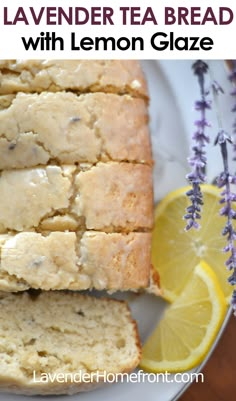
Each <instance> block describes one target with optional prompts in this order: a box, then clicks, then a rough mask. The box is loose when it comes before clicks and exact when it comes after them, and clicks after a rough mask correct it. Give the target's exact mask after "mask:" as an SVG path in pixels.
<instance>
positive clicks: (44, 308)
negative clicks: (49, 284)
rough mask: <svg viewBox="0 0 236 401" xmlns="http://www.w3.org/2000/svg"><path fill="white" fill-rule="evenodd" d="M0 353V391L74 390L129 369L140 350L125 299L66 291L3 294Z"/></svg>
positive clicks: (50, 391) (91, 385) (25, 392)
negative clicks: (97, 296) (98, 297)
mask: <svg viewBox="0 0 236 401" xmlns="http://www.w3.org/2000/svg"><path fill="white" fill-rule="evenodd" d="M36 295H37V294H36ZM0 356H1V363H0V389H1V390H3V391H7V392H11V393H13V392H15V393H21V394H28V395H29V394H32V395H33V394H44V395H46V394H74V393H76V392H79V391H84V390H88V389H90V388H93V387H96V386H97V385H98V382H99V381H101V382H103V381H106V377H107V374H108V373H110V374H112V373H113V374H116V373H119V372H129V371H131V370H133V369H134V368H135V367H136V366H137V365H138V363H139V361H140V357H141V348H140V342H139V337H138V333H137V328H136V324H135V322H134V321H133V320H132V318H131V315H130V312H129V309H128V307H127V305H126V303H125V302H122V301H115V300H111V299H96V298H94V297H89V296H85V295H80V294H78V293H68V292H67V293H64V294H61V293H58V292H44V293H41V294H39V295H38V296H36V297H35V296H31V295H30V294H28V293H21V294H19V295H12V294H8V295H7V294H6V293H1V294H0ZM113 377H114V375H113Z"/></svg>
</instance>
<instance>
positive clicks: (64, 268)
mask: <svg viewBox="0 0 236 401" xmlns="http://www.w3.org/2000/svg"><path fill="white" fill-rule="evenodd" d="M150 243H151V234H150V233H136V232H130V233H128V234H122V233H104V232H95V231H87V232H84V233H82V232H77V233H75V232H49V233H36V232H22V233H18V234H12V235H9V234H6V235H3V234H2V235H0V253H1V262H0V288H1V290H4V291H22V290H25V289H28V288H36V289H38V288H39V289H43V290H61V289H71V290H86V289H92V288H95V289H97V290H109V291H112V292H114V291H117V290H129V289H132V290H138V289H144V288H145V287H148V285H149V279H150V267H151V266H150V251H151V250H150Z"/></svg>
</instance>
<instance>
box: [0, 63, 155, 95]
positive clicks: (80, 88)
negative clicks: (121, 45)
mask: <svg viewBox="0 0 236 401" xmlns="http://www.w3.org/2000/svg"><path fill="white" fill-rule="evenodd" d="M62 90H67V91H68V90H71V91H74V92H78V93H85V92H105V93H118V94H120V95H123V94H127V93H128V94H131V95H132V96H135V97H142V98H144V99H146V100H147V98H148V94H147V86H146V81H145V79H144V75H143V72H142V69H141V67H140V64H139V62H138V61H136V60H93V62H91V60H20V59H18V60H0V94H3V95H5V94H11V93H16V92H43V91H49V92H56V91H62Z"/></svg>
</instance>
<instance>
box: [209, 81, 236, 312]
mask: <svg viewBox="0 0 236 401" xmlns="http://www.w3.org/2000/svg"><path fill="white" fill-rule="evenodd" d="M212 89H213V97H214V102H215V106H216V111H217V120H218V126H219V132H218V135H217V137H216V140H215V145H216V144H218V145H219V146H220V150H221V156H222V160H223V171H222V172H221V173H220V174H219V176H218V178H217V184H218V187H219V188H224V189H223V191H222V192H221V197H222V198H221V200H220V203H221V204H222V205H223V207H222V208H221V210H220V214H221V216H225V217H226V219H227V220H226V224H225V227H224V228H223V230H222V235H223V236H227V245H226V246H225V247H224V249H223V251H224V252H230V257H229V258H228V259H227V261H226V263H225V264H226V266H227V268H228V270H230V271H233V273H232V275H231V276H230V277H229V279H228V280H229V283H230V284H232V285H235V284H236V247H235V240H236V231H235V230H234V226H233V220H235V219H236V211H235V210H234V209H233V203H234V202H236V194H235V193H233V192H232V190H231V184H236V176H235V175H231V174H230V172H229V162H228V149H227V145H228V144H232V139H231V137H230V136H229V135H228V134H227V133H226V132H225V131H224V130H223V127H222V120H221V116H220V113H219V107H218V95H219V93H220V92H221V93H223V90H222V88H221V87H220V86H219V85H218V84H217V83H216V82H215V81H214V82H213V84H212ZM232 304H233V307H234V310H236V291H234V293H233V297H232Z"/></svg>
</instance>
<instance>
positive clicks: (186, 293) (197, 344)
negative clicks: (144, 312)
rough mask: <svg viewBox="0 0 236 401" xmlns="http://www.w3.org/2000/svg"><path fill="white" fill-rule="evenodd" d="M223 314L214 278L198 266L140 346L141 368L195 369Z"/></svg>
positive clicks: (211, 340)
mask: <svg viewBox="0 0 236 401" xmlns="http://www.w3.org/2000/svg"><path fill="white" fill-rule="evenodd" d="M225 313H226V301H225V298H224V295H223V293H222V290H221V288H220V285H219V282H218V280H217V277H216V275H215V274H214V272H213V271H212V269H211V268H210V267H208V265H207V264H206V263H205V262H201V263H200V264H198V265H197V266H196V268H195V269H194V272H193V274H192V277H191V278H190V280H189V282H188V283H187V285H186V287H185V288H184V289H183V291H182V293H181V295H180V296H179V297H178V299H177V300H176V301H175V302H174V303H173V304H171V305H170V306H169V307H168V309H167V310H166V312H165V314H164V317H163V319H162V320H161V321H160V322H159V324H158V326H157V327H156V329H155V330H154V331H153V333H152V334H151V336H150V337H149V338H148V340H147V342H146V343H145V344H144V347H143V357H142V361H141V364H140V366H141V368H142V369H144V370H147V371H151V372H165V371H168V372H181V371H184V370H188V369H191V368H193V367H194V366H196V365H198V364H199V363H200V362H201V361H202V360H203V359H204V357H205V355H206V354H207V353H208V352H209V349H210V347H211V345H212V343H213V342H214V339H215V337H216V334H217V333H218V331H219V328H220V326H221V324H222V321H223V319H224V317H225Z"/></svg>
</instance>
